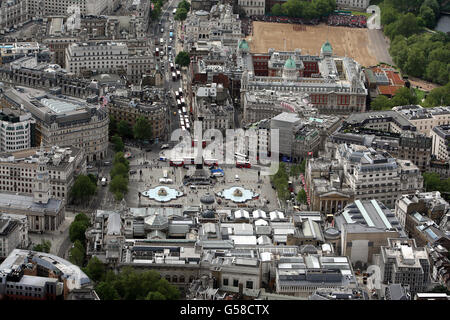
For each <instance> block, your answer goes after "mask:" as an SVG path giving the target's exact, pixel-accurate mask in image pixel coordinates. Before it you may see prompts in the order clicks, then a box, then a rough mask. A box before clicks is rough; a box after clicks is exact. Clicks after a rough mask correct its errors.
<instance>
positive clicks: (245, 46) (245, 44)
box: [239, 40, 249, 51]
mask: <svg viewBox="0 0 450 320" xmlns="http://www.w3.org/2000/svg"><path fill="white" fill-rule="evenodd" d="M239 49H241V50H244V51H248V50H249V46H248V42H247V41H245V40H242V41H241V42H240V43H239Z"/></svg>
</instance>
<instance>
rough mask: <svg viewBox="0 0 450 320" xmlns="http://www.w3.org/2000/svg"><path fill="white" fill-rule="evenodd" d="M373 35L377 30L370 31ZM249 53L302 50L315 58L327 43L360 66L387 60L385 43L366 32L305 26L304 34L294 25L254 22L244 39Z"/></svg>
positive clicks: (339, 53) (322, 25)
mask: <svg viewBox="0 0 450 320" xmlns="http://www.w3.org/2000/svg"><path fill="white" fill-rule="evenodd" d="M371 31H372V32H374V31H375V32H376V31H379V30H371ZM247 40H248V41H249V43H250V50H251V52H254V53H266V52H267V50H268V49H269V48H274V49H275V50H284V49H285V46H286V50H288V51H290V50H294V49H296V48H299V49H302V53H303V54H311V55H318V54H319V53H320V48H321V46H322V44H323V43H324V42H325V41H326V40H328V41H329V42H330V43H331V46H332V47H333V51H334V53H335V54H336V55H338V56H349V57H352V58H353V59H355V60H356V61H358V62H359V63H360V64H361V65H363V66H372V65H376V64H378V62H388V63H389V62H390V61H384V60H388V59H386V55H387V56H389V54H388V53H387V48H388V43H387V42H385V41H374V40H373V37H369V30H368V29H359V28H349V27H331V26H327V25H326V24H320V25H318V26H306V30H305V31H294V25H293V24H285V23H271V22H261V21H255V22H253V34H252V35H251V36H249V37H248V38H247Z"/></svg>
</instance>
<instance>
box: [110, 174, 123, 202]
mask: <svg viewBox="0 0 450 320" xmlns="http://www.w3.org/2000/svg"><path fill="white" fill-rule="evenodd" d="M109 190H110V191H111V192H112V193H114V196H115V198H116V200H117V201H120V200H122V198H123V196H124V195H125V194H126V193H127V192H128V179H126V178H125V177H124V176H122V175H116V176H115V177H114V178H113V179H112V180H111V183H110V184H109Z"/></svg>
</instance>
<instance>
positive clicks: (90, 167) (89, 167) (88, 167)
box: [86, 165, 94, 169]
mask: <svg viewBox="0 0 450 320" xmlns="http://www.w3.org/2000/svg"><path fill="white" fill-rule="evenodd" d="M86 168H87V169H93V168H94V166H91V165H89V166H87V167H86Z"/></svg>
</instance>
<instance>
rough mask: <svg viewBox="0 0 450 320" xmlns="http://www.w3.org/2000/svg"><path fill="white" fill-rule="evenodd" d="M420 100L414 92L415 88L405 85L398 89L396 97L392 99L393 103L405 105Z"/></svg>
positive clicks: (394, 104)
mask: <svg viewBox="0 0 450 320" xmlns="http://www.w3.org/2000/svg"><path fill="white" fill-rule="evenodd" d="M418 102H419V101H418V99H417V96H416V95H415V93H414V90H412V89H409V88H406V87H403V88H400V89H398V90H397V92H396V93H395V95H394V97H393V98H392V99H391V105H392V106H393V107H394V106H404V105H409V104H417V103H418Z"/></svg>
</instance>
